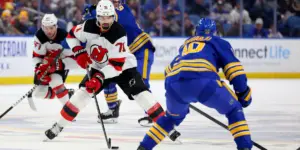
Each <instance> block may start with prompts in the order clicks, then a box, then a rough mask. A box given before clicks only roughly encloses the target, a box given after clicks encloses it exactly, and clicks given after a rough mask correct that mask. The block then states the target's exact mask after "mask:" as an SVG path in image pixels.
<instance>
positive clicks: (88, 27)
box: [83, 18, 100, 34]
mask: <svg viewBox="0 0 300 150" xmlns="http://www.w3.org/2000/svg"><path fill="white" fill-rule="evenodd" d="M96 23H97V19H95V18H94V19H88V20H86V21H85V24H84V29H83V31H84V32H87V33H93V34H100V30H99V27H98V26H97V24H96Z"/></svg>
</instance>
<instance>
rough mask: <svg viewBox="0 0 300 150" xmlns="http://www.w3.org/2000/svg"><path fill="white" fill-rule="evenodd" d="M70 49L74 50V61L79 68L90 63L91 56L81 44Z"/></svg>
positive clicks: (85, 66) (84, 67)
mask: <svg viewBox="0 0 300 150" xmlns="http://www.w3.org/2000/svg"><path fill="white" fill-rule="evenodd" d="M72 50H73V52H74V56H75V59H76V62H77V64H78V65H79V66H80V67H81V68H83V69H86V68H87V66H88V65H89V64H91V63H92V60H91V58H90V57H89V55H88V53H87V51H86V50H85V49H84V47H83V46H75V47H74V48H73V49H72Z"/></svg>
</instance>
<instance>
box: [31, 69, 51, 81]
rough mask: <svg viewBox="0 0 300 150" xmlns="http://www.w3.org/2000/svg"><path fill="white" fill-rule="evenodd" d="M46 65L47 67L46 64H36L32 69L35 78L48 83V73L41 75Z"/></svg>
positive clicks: (49, 79)
mask: <svg viewBox="0 0 300 150" xmlns="http://www.w3.org/2000/svg"><path fill="white" fill-rule="evenodd" d="M48 67H49V65H48V64H37V66H36V68H35V70H34V72H35V74H36V76H37V79H38V80H40V81H41V82H42V84H48V83H49V82H50V81H51V78H50V76H49V74H48V73H47V74H46V75H45V76H44V77H43V75H44V73H45V71H46V70H47V68H48ZM42 77H43V78H42Z"/></svg>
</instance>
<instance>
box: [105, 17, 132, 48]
mask: <svg viewBox="0 0 300 150" xmlns="http://www.w3.org/2000/svg"><path fill="white" fill-rule="evenodd" d="M102 36H103V37H105V38H106V39H107V40H108V41H109V42H110V43H112V44H114V43H115V42H116V41H117V40H118V39H120V38H122V37H124V36H126V31H125V29H124V28H123V27H122V26H121V25H120V24H119V23H117V22H116V21H115V22H114V23H113V24H112V25H111V28H110V29H109V31H108V32H106V33H104V34H102Z"/></svg>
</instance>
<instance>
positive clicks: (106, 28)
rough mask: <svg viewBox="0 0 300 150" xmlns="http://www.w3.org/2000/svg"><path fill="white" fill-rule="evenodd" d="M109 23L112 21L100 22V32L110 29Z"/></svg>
mask: <svg viewBox="0 0 300 150" xmlns="http://www.w3.org/2000/svg"><path fill="white" fill-rule="evenodd" d="M111 25H112V23H102V24H101V25H100V27H101V31H102V32H107V31H108V30H109V29H110V27H111Z"/></svg>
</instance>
